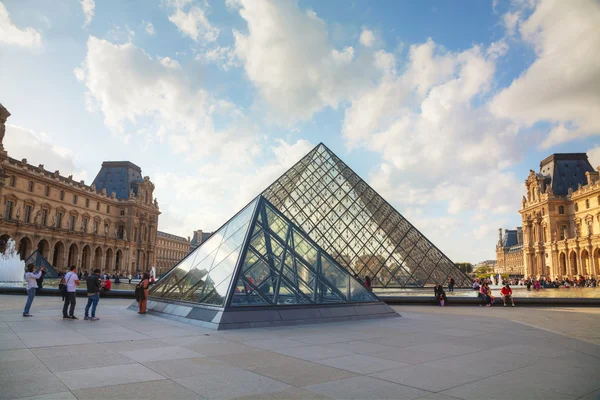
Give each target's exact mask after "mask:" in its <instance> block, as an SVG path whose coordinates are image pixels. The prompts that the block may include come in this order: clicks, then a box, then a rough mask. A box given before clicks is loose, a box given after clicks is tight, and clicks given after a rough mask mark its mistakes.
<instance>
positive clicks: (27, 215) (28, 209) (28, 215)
mask: <svg viewBox="0 0 600 400" xmlns="http://www.w3.org/2000/svg"><path fill="white" fill-rule="evenodd" d="M23 221H24V222H25V223H28V224H29V223H30V222H31V206H30V205H26V206H25V219H24V220H23Z"/></svg>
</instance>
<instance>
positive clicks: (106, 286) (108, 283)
mask: <svg viewBox="0 0 600 400" xmlns="http://www.w3.org/2000/svg"><path fill="white" fill-rule="evenodd" d="M111 288H112V284H111V283H110V278H107V279H106V280H105V281H104V287H103V288H102V291H103V292H108V291H109V290H110V289H111Z"/></svg>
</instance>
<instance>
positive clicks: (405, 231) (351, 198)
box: [263, 143, 471, 288]
mask: <svg viewBox="0 0 600 400" xmlns="http://www.w3.org/2000/svg"><path fill="white" fill-rule="evenodd" d="M263 196H264V197H265V198H266V199H267V200H269V201H270V202H271V203H272V204H273V205H274V207H275V208H277V209H278V210H279V211H281V212H282V213H283V214H284V215H285V216H286V217H288V218H289V219H290V220H291V221H292V222H293V223H294V224H295V225H297V226H299V227H300V228H302V230H303V231H304V232H306V233H307V234H308V236H310V238H311V239H313V240H314V241H315V243H317V244H318V245H319V246H320V247H321V248H323V249H324V250H325V251H326V252H327V253H328V254H329V255H331V256H332V257H333V258H334V259H335V260H336V261H337V262H338V263H339V264H340V265H342V266H343V267H344V268H346V269H347V270H348V271H351V272H352V273H356V274H358V275H359V276H360V277H363V278H364V276H366V275H368V276H370V277H372V278H373V281H372V283H373V286H375V287H384V288H394V287H401V288H404V287H425V286H433V285H435V284H436V283H441V284H444V283H445V282H447V280H448V279H449V278H450V277H452V278H454V280H455V282H456V286H458V287H461V286H463V287H467V286H468V287H470V285H471V281H470V279H469V277H468V276H467V275H465V274H464V273H463V272H462V271H460V270H459V269H458V268H456V266H455V265H454V263H453V262H452V261H451V260H450V259H449V258H448V257H446V255H444V254H443V253H442V252H441V251H440V250H439V249H438V248H437V247H435V246H434V245H433V244H432V243H431V242H430V241H429V240H428V239H427V238H426V237H425V236H424V235H423V234H422V233H421V232H419V231H418V230H417V229H416V228H415V227H414V226H413V225H411V224H410V222H408V221H407V220H406V219H405V218H404V217H403V216H402V215H401V214H400V213H399V212H398V211H396V210H395V209H394V208H393V207H392V206H391V205H389V204H388V203H387V202H386V201H385V200H384V199H383V198H382V197H381V196H380V195H379V194H378V193H377V192H375V190H373V189H372V188H371V187H370V186H369V185H368V184H367V183H366V182H365V181H363V180H362V179H361V178H360V177H359V176H358V175H357V174H356V173H354V171H352V169H350V168H349V167H348V166H347V165H346V164H344V162H343V161H341V160H340V159H339V158H338V157H337V156H336V155H335V154H334V153H333V152H332V151H331V150H329V149H328V148H327V147H326V146H325V145H324V144H322V143H321V144H319V145H318V146H316V147H315V148H314V149H313V150H311V151H310V152H309V153H308V154H307V155H306V156H304V157H303V158H302V159H301V160H300V161H299V162H298V163H296V165H294V166H293V167H292V168H290V169H289V170H288V171H287V172H286V173H284V174H283V175H282V176H281V177H280V178H279V179H278V180H277V181H275V182H274V183H273V184H271V186H269V187H268V188H267V189H266V190H265V191H264V192H263Z"/></svg>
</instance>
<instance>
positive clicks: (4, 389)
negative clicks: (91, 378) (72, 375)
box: [0, 374, 68, 400]
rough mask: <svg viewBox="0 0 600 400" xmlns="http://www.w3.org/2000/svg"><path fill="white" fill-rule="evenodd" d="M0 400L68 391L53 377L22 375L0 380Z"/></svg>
mask: <svg viewBox="0 0 600 400" xmlns="http://www.w3.org/2000/svg"><path fill="white" fill-rule="evenodd" d="M0 388H1V389H0V399H11V400H12V399H17V398H21V397H31V396H37V395H41V394H49V393H59V392H66V391H68V389H67V387H66V386H65V385H63V383H62V382H61V381H60V379H58V378H57V377H56V376H54V375H51V374H50V375H45V374H44V375H41V376H36V375H31V374H27V375H22V376H19V379H15V378H14V377H6V378H0Z"/></svg>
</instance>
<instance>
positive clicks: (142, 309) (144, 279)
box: [138, 272, 150, 314]
mask: <svg viewBox="0 0 600 400" xmlns="http://www.w3.org/2000/svg"><path fill="white" fill-rule="evenodd" d="M148 285H150V274H148V273H147V272H144V275H143V276H142V281H141V282H140V283H138V287H140V288H141V289H142V290H143V292H144V298H143V299H142V298H140V299H139V300H138V305H139V307H140V311H138V314H146V305H147V304H148Z"/></svg>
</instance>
